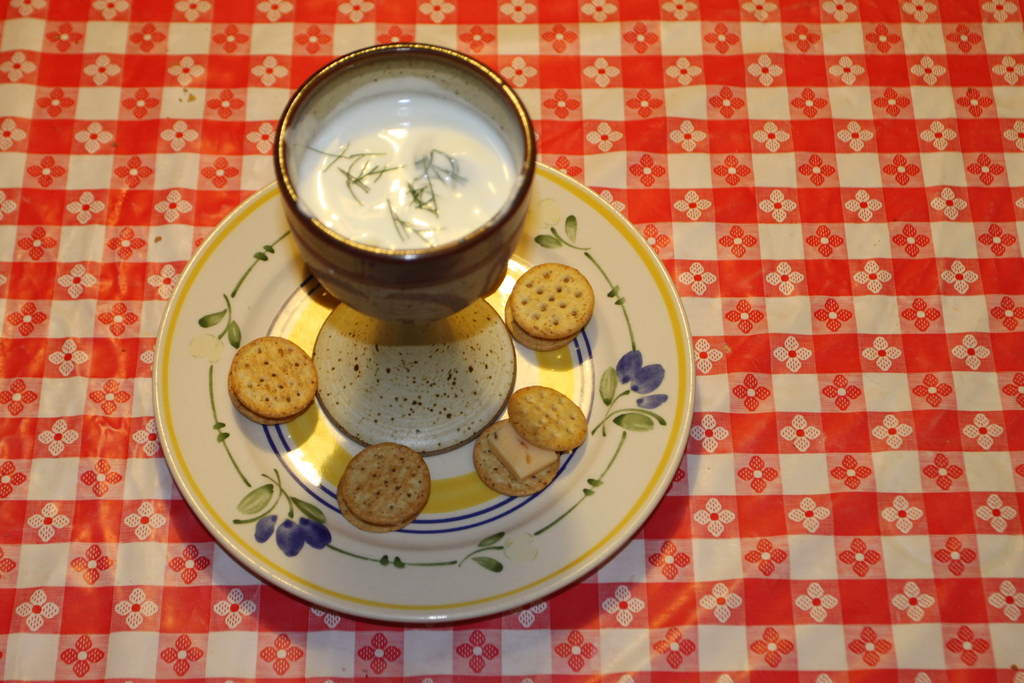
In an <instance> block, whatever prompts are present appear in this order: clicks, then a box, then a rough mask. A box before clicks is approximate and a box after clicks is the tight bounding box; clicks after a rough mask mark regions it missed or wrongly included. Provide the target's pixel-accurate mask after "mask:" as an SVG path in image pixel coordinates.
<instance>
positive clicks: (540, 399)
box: [508, 386, 587, 452]
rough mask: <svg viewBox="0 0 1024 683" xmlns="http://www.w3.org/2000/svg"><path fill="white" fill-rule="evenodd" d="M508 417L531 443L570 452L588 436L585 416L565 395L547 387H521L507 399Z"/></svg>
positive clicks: (520, 433) (553, 449) (518, 431)
mask: <svg viewBox="0 0 1024 683" xmlns="http://www.w3.org/2000/svg"><path fill="white" fill-rule="evenodd" d="M508 419H509V421H510V422H511V423H512V426H513V427H514V428H515V430H516V433H517V434H519V436H521V437H523V438H524V439H526V440H527V441H529V442H530V443H532V444H533V445H534V446H539V447H540V448H546V449H548V450H551V451H559V452H563V451H571V450H572V449H574V448H577V447H579V446H580V445H582V444H583V442H584V441H585V440H586V438H587V418H586V416H585V415H584V414H583V411H582V410H580V408H579V406H577V405H576V404H575V403H573V402H572V399H570V398H569V397H568V396H566V395H565V394H563V393H561V392H559V391H556V390H554V389H552V388H550V387H541V386H532V387H523V388H522V389H519V390H518V391H516V392H515V393H513V394H512V397H511V398H509V400H508Z"/></svg>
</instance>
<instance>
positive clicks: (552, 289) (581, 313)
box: [509, 263, 594, 339]
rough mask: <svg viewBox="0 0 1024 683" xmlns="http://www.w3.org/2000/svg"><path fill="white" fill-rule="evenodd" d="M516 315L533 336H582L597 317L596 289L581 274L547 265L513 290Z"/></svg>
mask: <svg viewBox="0 0 1024 683" xmlns="http://www.w3.org/2000/svg"><path fill="white" fill-rule="evenodd" d="M509 298H510V300H511V301H512V316H513V318H514V319H515V322H516V324H518V325H519V327H521V328H522V329H523V331H524V332H526V334H528V335H530V336H531V337H538V338H540V339H563V338H565V337H569V336H573V335H575V334H577V333H579V331H580V330H582V329H583V327H584V326H585V325H586V324H587V323H588V322H589V321H590V317H591V316H592V315H593V314H594V290H593V288H592V287H591V286H590V282H589V281H588V280H587V278H586V277H585V276H584V275H583V273H581V272H580V271H578V270H576V269H575V268H573V267H571V266H566V265H563V264H561V263H543V264H541V265H538V266H534V267H533V268H530V269H529V270H528V271H526V272H525V273H523V274H522V275H521V276H520V277H519V279H518V280H517V281H516V284H515V286H513V287H512V293H511V295H510V296H509Z"/></svg>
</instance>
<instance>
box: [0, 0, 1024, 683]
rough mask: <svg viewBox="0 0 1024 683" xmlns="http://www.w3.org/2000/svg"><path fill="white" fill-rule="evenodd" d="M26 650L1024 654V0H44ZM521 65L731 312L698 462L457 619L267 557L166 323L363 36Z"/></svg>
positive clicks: (341, 664)
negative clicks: (523, 604)
mask: <svg viewBox="0 0 1024 683" xmlns="http://www.w3.org/2000/svg"><path fill="white" fill-rule="evenodd" d="M0 11H2V12H3V15H4V19H3V21H2V23H0V310H2V320H3V323H2V331H0V625H2V627H3V628H2V632H0V670H2V673H3V677H4V679H6V680H55V679H56V680H97V679H105V680H132V681H146V680H169V681H173V680H183V679H198V678H211V679H230V680H254V679H260V680H279V679H298V678H311V679H317V680H326V679H331V680H341V681H347V680H351V679H354V678H362V677H379V678H386V679H389V680H400V681H410V682H411V681H417V682H419V681H425V680H431V681H435V682H440V681H452V680H467V679H478V680H490V679H493V680H504V681H517V682H518V681H526V680H530V681H535V682H540V681H570V680H572V681H575V680H598V679H600V680H607V681H616V682H618V681H623V682H625V681H635V682H637V683H641V682H644V681H679V680H700V681H708V682H716V683H725V682H727V681H734V682H739V681H744V680H765V681H769V680H770V681H815V682H816V683H825V682H827V681H832V682H834V683H840V682H844V681H854V680H872V681H908V682H909V681H913V682H914V683H925V682H926V681H932V682H934V683H939V682H940V681H947V680H948V681H962V680H996V681H1006V682H1012V683H1024V673H1022V672H1020V671H1018V670H1017V667H1018V666H1019V667H1024V647H1022V646H1024V616H1022V610H1024V533H1022V528H1021V519H1020V513H1021V507H1022V505H1024V334H1022V332H1024V260H1022V257H1021V243H1020V235H1019V227H1018V226H1019V225H1021V224H1022V222H1024V24H1022V18H1021V17H1022V10H1021V6H1020V2H1019V0H963V1H954V0H949V1H946V2H939V1H938V0H889V1H884V0H872V1H869V0H853V1H852V2H846V1H843V0H824V1H821V2H818V1H816V0H815V1H811V0H808V1H803V2H783V1H781V0H711V1H709V2H703V3H697V2H696V1H690V0H674V1H673V0H667V1H665V0H630V1H629V2H627V1H626V0H544V1H543V2H541V1H540V0H523V1H521V2H520V1H519V0H498V2H486V1H485V0H478V1H477V0H474V1H470V0H416V1H414V2H410V1H408V0H400V1H394V2H392V1H390V0H389V1H385V0H372V1H360V0H346V1H344V2H338V1H337V0H332V1H330V2H327V1H322V0H302V2H299V0H237V1H230V0H4V7H3V9H2V10H0ZM410 40H416V41H420V42H428V43H436V44H441V45H445V46H449V47H453V48H456V49H458V50H460V51H463V52H466V53H468V54H470V55H473V56H475V57H477V58H478V59H480V60H482V61H483V62H485V63H486V64H488V65H490V66H491V67H493V68H495V69H496V70H497V71H499V72H500V73H501V74H502V75H503V76H504V77H505V78H506V79H507V80H508V81H509V82H510V83H512V84H513V85H514V86H515V87H516V88H517V90H518V92H519V94H520V96H521V97H522V98H523V100H524V102H525V103H526V105H527V107H528V109H529V111H530V113H531V115H532V116H533V119H534V122H535V124H536V130H537V133H538V141H539V150H540V160H541V161H543V162H544V163H546V164H549V165H551V166H554V167H556V168H558V169H560V170H562V171H563V172H565V173H566V174H568V175H570V176H572V177H574V178H576V179H577V180H579V181H580V182H582V183H584V184H586V185H587V186H589V187H591V188H593V189H594V190H596V191H597V192H598V193H600V194H601V195H602V196H604V197H605V198H606V199H607V200H608V201H609V202H610V203H611V204H612V205H613V206H615V207H616V208H618V209H619V210H620V211H622V212H623V213H624V214H625V215H626V216H627V217H628V218H629V219H630V220H631V221H632V223H633V224H634V225H635V228H636V230H637V231H638V232H640V233H641V234H643V235H644V237H646V239H647V241H648V243H649V244H650V246H651V248H652V249H653V250H654V251H656V252H657V253H658V255H659V257H660V259H661V260H662V261H663V263H664V264H665V266H666V267H667V269H668V271H669V273H670V274H671V276H672V277H673V279H674V281H675V285H676V287H677V288H678V292H679V296H680V297H682V299H683V303H684V306H685V308H686V311H687V314H688V317H689V320H690V324H691V326H692V329H693V332H694V338H695V344H694V353H695V354H696V356H697V373H698V377H697V378H696V392H697V401H696V414H695V416H694V429H693V431H692V433H691V437H690V441H689V444H688V446H687V449H686V454H685V457H684V461H683V467H682V468H681V469H680V470H679V472H678V474H677V475H676V481H675V483H674V485H673V487H672V488H671V489H670V490H669V492H668V494H667V495H666V497H665V499H664V500H663V502H662V503H661V505H660V507H659V508H658V509H657V511H656V512H655V514H654V515H653V516H652V517H651V518H650V520H649V521H648V522H647V524H646V525H645V526H644V527H643V528H642V530H641V531H640V532H639V533H638V534H637V535H636V537H635V538H634V539H633V540H632V541H631V542H630V543H629V544H628V545H627V546H626V547H625V549H624V550H623V551H622V552H621V553H619V554H618V555H617V556H616V557H615V558H613V559H612V560H611V561H610V562H609V563H607V564H606V565H605V566H604V567H602V568H601V569H600V570H599V571H597V572H596V573H594V574H592V575H591V576H589V577H588V578H587V579H586V580H584V581H582V582H581V583H579V584H577V585H574V586H572V587H570V588H567V589H565V590H563V591H560V592H558V593H557V594H555V595H552V596H550V597H548V598H547V599H545V600H543V601H541V602H538V603H536V604H533V605H530V606H529V607H527V608H525V609H522V610H519V611H516V612H513V613H509V614H503V615H500V616H497V617H494V618H491V619H484V620H479V621H475V622H469V623H462V624H456V625H449V626H440V627H433V628H424V627H402V626H396V625H391V624H384V623H371V622H365V621H360V620H355V619H350V618H347V617H345V616H343V615H337V614H333V613H331V612H326V611H323V610H319V609H315V608H311V607H310V606H309V605H306V604H304V603H302V602H299V601H297V600H295V599H294V598H292V597H290V596H289V595H287V594H285V593H283V592H281V591H279V590H277V589H275V588H273V587H270V586H269V585H267V584H265V583H263V582H261V581H260V580H259V579H257V578H255V577H254V576H252V575H251V574H249V573H248V572H246V571H245V570H243V569H242V568H241V567H240V566H239V565H238V564H237V563H236V562H235V561H234V560H232V559H231V558H230V557H229V556H228V555H227V554H226V553H225V552H224V551H223V550H221V549H220V548H219V547H218V546H217V545H216V544H215V543H214V542H213V541H212V539H211V537H210V536H209V535H208V534H207V533H206V531H205V530H204V529H203V528H202V526H201V525H200V524H199V522H198V521H197V519H196V518H195V516H194V515H193V514H192V512H191V511H190V510H189V508H188V507H187V505H186V504H185V503H184V502H183V500H182V498H181V496H180V495H179V494H178V492H177V490H176V488H175V486H174V484H173V481H172V480H171V478H170V475H169V473H168V470H167V467H166V464H165V462H164V460H163V458H162V454H161V450H160V446H159V442H158V440H157V439H156V434H155V432H156V430H155V426H154V417H153V402H152V398H151V397H152V386H151V385H152V379H151V378H152V368H151V364H152V360H153V345H154V340H155V337H156V334H157V330H158V325H159V323H160V320H161V314H162V312H163V310H164V308H165V306H166V302H167V299H168V297H169V296H170V293H171V291H172V289H173V287H174V285H175V283H176V281H177V278H178V277H179V275H180V273H181V272H182V269H183V268H184V266H185V264H186V262H187V261H188V259H189V257H190V255H191V254H192V253H193V251H194V250H195V249H196V247H197V245H198V244H199V243H200V242H201V241H202V240H203V239H204V238H205V237H206V236H207V235H209V234H210V232H211V231H212V230H213V229H214V228H215V227H216V225H217V224H218V222H219V221H220V220H221V219H222V218H223V217H224V216H225V215H226V214H227V213H228V212H229V211H230V210H231V209H232V208H233V207H235V206H236V205H238V204H239V203H240V202H241V201H242V200H244V199H245V198H246V197H248V196H249V195H250V194H251V193H253V192H254V191H256V190H258V189H260V188H262V187H263V186H265V185H266V184H267V183H269V182H271V180H272V179H273V172H272V163H271V158H272V156H271V152H272V136H273V133H274V130H275V126H276V123H277V119H278V116H279V115H280V112H281V110H282V107H283V105H284V104H285V102H286V101H287V99H288V97H289V95H290V93H291V92H292V90H293V89H294V88H296V87H297V86H298V85H299V84H300V83H301V82H302V81H303V80H304V79H305V78H306V77H307V76H308V75H309V74H311V73H312V72H313V71H315V70H316V69H317V68H319V67H320V66H322V65H323V64H325V63H326V62H327V61H328V60H330V59H331V58H332V56H336V55H340V54H344V53H346V52H349V51H351V50H353V49H356V48H359V47H364V46H367V45H371V44H375V43H382V42H394V41H410Z"/></svg>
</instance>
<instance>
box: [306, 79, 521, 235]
mask: <svg viewBox="0 0 1024 683" xmlns="http://www.w3.org/2000/svg"><path fill="white" fill-rule="evenodd" d="M297 170H298V173H297V174H295V175H294V182H295V185H296V192H297V193H298V196H299V199H300V202H301V203H302V204H303V205H304V208H305V209H306V210H308V211H309V212H310V213H311V214H312V215H313V216H314V217H315V218H317V219H318V220H319V221H320V222H321V223H323V224H324V225H325V226H326V227H328V228H330V229H331V230H332V231H334V232H336V233H338V234H339V235H341V236H343V237H345V238H348V239H350V240H353V241H355V242H359V243H360V244H364V245H367V246H371V247H380V248H385V249H422V248H424V247H434V246H440V245H443V244H446V243H449V242H452V241H454V240H457V239H459V238H461V237H463V236H465V235H467V234H469V233H471V232H472V231H474V230H476V229H477V228H479V227H480V226H482V225H483V224H484V223H486V222H487V220H488V219H490V218H491V217H493V216H494V215H495V214H497V213H498V211H499V210H500V209H501V207H502V206H503V205H504V204H505V202H506V201H507V200H508V199H509V197H510V195H511V194H512V188H513V184H514V182H515V178H516V175H517V168H516V164H515V162H514V161H513V158H512V154H511V152H510V151H509V149H508V147H507V146H506V144H505V142H504V141H503V139H502V137H501V135H500V133H499V132H498V130H497V128H495V126H494V125H493V124H492V123H491V122H490V121H488V120H487V119H485V118H484V117H483V116H481V115H480V114H479V113H477V112H476V111H474V110H473V109H472V108H470V107H469V106H467V105H465V104H463V103H461V102H458V101H455V100H451V99H447V98H444V97H441V96H438V95H434V94H430V93H414V94H411V95H404V94H403V95H395V94H384V95H375V96H373V97H370V98H368V99H365V100H363V101H361V102H357V103H355V104H352V105H345V106H344V107H342V108H341V109H340V110H339V111H338V112H336V113H334V114H332V115H331V116H330V117H329V118H327V119H326V120H325V121H324V124H323V125H322V126H321V128H320V130H319V131H318V132H317V133H316V134H315V135H313V137H312V139H311V141H310V143H309V144H308V145H307V146H306V148H305V149H304V150H302V153H301V156H300V157H299V162H298V169H297Z"/></svg>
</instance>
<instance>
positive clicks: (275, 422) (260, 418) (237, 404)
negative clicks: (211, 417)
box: [228, 383, 302, 427]
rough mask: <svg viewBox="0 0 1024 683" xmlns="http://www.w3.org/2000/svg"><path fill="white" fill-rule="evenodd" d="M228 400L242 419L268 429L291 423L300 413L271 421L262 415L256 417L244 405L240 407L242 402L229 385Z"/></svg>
mask: <svg viewBox="0 0 1024 683" xmlns="http://www.w3.org/2000/svg"><path fill="white" fill-rule="evenodd" d="M228 398H230V399H231V405H233V406H234V407H235V409H236V410H237V411H238V412H240V413H241V414H242V417H245V418H246V419H249V420H252V421H253V422H255V423H256V424H261V425H266V426H268V427H271V426H273V425H280V424H284V423H286V422H291V421H292V420H294V419H295V418H297V417H298V416H299V414H301V413H302V411H301V410H300V411H299V412H298V413H296V414H294V415H289V416H288V417H281V418H276V419H271V418H269V417H263V416H262V415H257V414H256V413H254V412H252V411H251V410H249V409H248V408H246V407H245V406H244V405H242V402H241V401H239V400H238V397H237V396H235V392H234V391H232V389H231V384H230V383H229V384H228Z"/></svg>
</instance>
